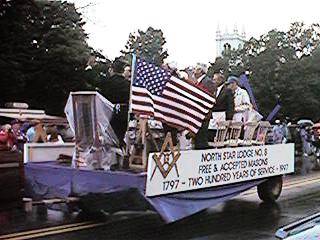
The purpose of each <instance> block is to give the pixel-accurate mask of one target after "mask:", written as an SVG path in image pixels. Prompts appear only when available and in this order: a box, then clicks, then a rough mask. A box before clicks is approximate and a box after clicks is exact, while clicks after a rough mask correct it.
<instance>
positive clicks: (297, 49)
mask: <svg viewBox="0 0 320 240" xmlns="http://www.w3.org/2000/svg"><path fill="white" fill-rule="evenodd" d="M319 43H320V28H319V25H318V24H312V25H310V26H306V25H304V24H303V23H293V24H291V26H290V29H289V30H288V31H287V32H282V31H277V30H275V29H274V30H271V31H269V32H268V33H267V34H264V35H262V36H261V37H260V38H259V39H255V38H251V39H250V40H249V41H247V42H246V43H245V44H244V47H243V48H242V49H240V50H237V51H230V52H228V53H224V55H223V58H217V59H216V61H215V62H214V63H213V64H212V65H211V69H212V70H211V71H213V70H214V69H217V68H218V69H219V68H222V69H228V71H227V73H228V72H229V73H236V74H239V73H242V72H243V71H245V70H249V72H250V73H251V74H250V82H251V86H252V88H253V92H254V94H255V96H256V99H257V101H258V103H259V106H260V110H261V112H262V113H263V114H264V116H267V115H268V113H269V112H270V111H271V110H272V108H273V107H274V104H275V102H276V101H277V100H278V96H281V105H282V108H281V113H280V117H281V116H291V117H295V118H305V117H309V118H313V119H314V120H318V119H319V116H320V114H319V113H318V111H317V107H318V106H319V104H320V98H319V97H318V96H317V94H316V91H319V88H320V67H319V65H318V64H317V62H319V60H320V59H319V58H320V47H319ZM302 94H303V96H304V97H301V96H302Z"/></svg>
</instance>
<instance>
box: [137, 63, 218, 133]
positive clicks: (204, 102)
mask: <svg viewBox="0 0 320 240" xmlns="http://www.w3.org/2000/svg"><path fill="white" fill-rule="evenodd" d="M134 74H135V76H134V79H133V83H132V103H131V104H132V106H131V107H132V111H133V112H135V113H139V114H144V115H149V116H153V117H154V118H155V119H157V120H159V121H161V122H165V123H167V124H168V125H173V126H176V127H178V128H183V129H188V130H189V131H191V132H193V133H197V131H198V130H199V128H200V127H201V125H202V122H203V120H204V118H205V117H206V115H207V114H208V112H209V110H210V109H211V108H212V107H213V105H214V103H215V99H214V98H213V97H212V96H211V95H210V94H208V93H207V92H205V91H204V90H202V89H200V88H198V87H197V86H196V85H194V84H192V83H189V82H187V81H185V80H181V79H179V78H177V77H174V76H172V75H171V73H170V72H168V71H166V70H164V69H162V68H160V67H158V66H156V65H154V64H151V63H148V62H146V61H144V60H142V59H137V62H136V66H135V73H134Z"/></svg>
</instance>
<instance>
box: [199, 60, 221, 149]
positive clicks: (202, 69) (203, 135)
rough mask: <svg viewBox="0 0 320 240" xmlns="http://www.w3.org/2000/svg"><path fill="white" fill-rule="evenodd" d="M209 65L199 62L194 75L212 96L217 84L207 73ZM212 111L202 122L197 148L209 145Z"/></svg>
mask: <svg viewBox="0 0 320 240" xmlns="http://www.w3.org/2000/svg"><path fill="white" fill-rule="evenodd" d="M206 73H207V67H206V65H205V64H197V66H196V68H195V69H194V77H195V79H196V80H197V85H198V86H199V88H202V89H204V90H206V91H207V92H208V93H210V94H211V95H212V96H215V94H216V85H215V83H214V82H213V80H212V79H211V78H210V77H208V76H207V75H206ZM210 116H211V112H209V114H208V117H206V118H205V119H204V121H203V123H202V126H201V128H200V129H199V131H198V132H197V134H196V136H195V138H194V145H195V149H206V148H208V147H209V145H208V127H209V120H210Z"/></svg>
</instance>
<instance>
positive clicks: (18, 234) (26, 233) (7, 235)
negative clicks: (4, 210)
mask: <svg viewBox="0 0 320 240" xmlns="http://www.w3.org/2000/svg"><path fill="white" fill-rule="evenodd" d="M92 223H94V221H86V222H80V223H72V224H64V225H59V226H55V227H46V228H40V229H34V230H28V231H23V232H16V233H10V234H5V235H0V239H8V238H12V237H18V236H23V235H29V234H34V233H40V232H47V231H53V230H59V229H65V228H71V227H79V226H82V225H86V224H92Z"/></svg>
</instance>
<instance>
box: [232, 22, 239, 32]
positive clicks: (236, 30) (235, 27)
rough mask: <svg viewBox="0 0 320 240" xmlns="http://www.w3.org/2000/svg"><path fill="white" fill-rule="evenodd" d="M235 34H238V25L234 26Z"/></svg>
mask: <svg viewBox="0 0 320 240" xmlns="http://www.w3.org/2000/svg"><path fill="white" fill-rule="evenodd" d="M233 33H234V34H238V28H237V24H234V27H233Z"/></svg>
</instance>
